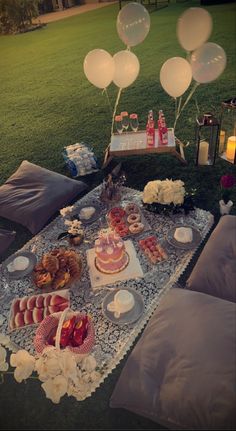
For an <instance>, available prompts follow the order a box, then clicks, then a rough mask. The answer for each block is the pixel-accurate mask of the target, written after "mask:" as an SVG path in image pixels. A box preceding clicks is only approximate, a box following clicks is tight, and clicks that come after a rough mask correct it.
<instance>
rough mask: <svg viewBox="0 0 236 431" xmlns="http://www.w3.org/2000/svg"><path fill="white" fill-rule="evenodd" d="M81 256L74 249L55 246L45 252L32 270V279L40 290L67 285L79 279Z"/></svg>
mask: <svg viewBox="0 0 236 431" xmlns="http://www.w3.org/2000/svg"><path fill="white" fill-rule="evenodd" d="M81 272H82V258H81V256H80V254H79V253H77V252H75V251H74V250H66V249H64V248H55V249H53V250H52V251H50V252H48V253H45V254H44V255H43V256H42V258H41V260H40V261H39V262H38V263H37V265H35V267H34V270H33V281H34V284H35V286H36V287H38V288H39V289H42V290H47V291H49V290H58V289H62V288H64V287H69V286H70V285H71V284H72V283H73V282H75V281H78V280H79V279H80V276H81Z"/></svg>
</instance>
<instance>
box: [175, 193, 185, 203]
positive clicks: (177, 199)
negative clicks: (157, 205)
mask: <svg viewBox="0 0 236 431" xmlns="http://www.w3.org/2000/svg"><path fill="white" fill-rule="evenodd" d="M173 202H174V205H181V204H182V203H183V202H184V195H183V194H182V193H176V194H175V195H174V199H173Z"/></svg>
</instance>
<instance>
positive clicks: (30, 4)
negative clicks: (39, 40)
mask: <svg viewBox="0 0 236 431" xmlns="http://www.w3.org/2000/svg"><path fill="white" fill-rule="evenodd" d="M38 3H39V1H38V0H0V33H3V34H9V33H17V32H21V31H25V30H26V29H27V28H29V27H30V26H31V25H32V19H33V18H36V17H37V16H38V15H39V10H38Z"/></svg>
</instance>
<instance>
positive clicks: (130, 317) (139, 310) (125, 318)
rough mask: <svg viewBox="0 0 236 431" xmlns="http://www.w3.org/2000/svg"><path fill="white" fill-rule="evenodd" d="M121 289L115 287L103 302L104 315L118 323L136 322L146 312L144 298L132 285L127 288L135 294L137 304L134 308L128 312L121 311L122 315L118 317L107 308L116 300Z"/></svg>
mask: <svg viewBox="0 0 236 431" xmlns="http://www.w3.org/2000/svg"><path fill="white" fill-rule="evenodd" d="M119 290H121V289H120V288H117V289H114V290H112V291H111V292H109V293H108V294H107V295H106V296H105V298H104V300H103V303H102V312H103V314H104V316H105V317H106V318H107V319H108V320H110V321H111V322H112V323H115V324H117V325H130V324H131V323H134V322H136V321H137V320H138V319H139V318H140V317H141V315H142V314H143V312H144V302H143V298H142V296H141V295H140V294H139V293H138V292H136V290H134V289H131V288H130V287H129V288H126V290H128V291H129V292H130V293H132V295H133V296H134V302H135V304H134V307H133V308H132V310H130V311H127V312H126V313H121V315H120V317H119V318H116V317H115V316H114V313H113V312H111V311H109V310H108V309H107V305H108V304H109V303H110V302H112V301H113V300H114V296H115V294H116V293H117V292H118V291H119Z"/></svg>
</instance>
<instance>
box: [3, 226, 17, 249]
mask: <svg viewBox="0 0 236 431" xmlns="http://www.w3.org/2000/svg"><path fill="white" fill-rule="evenodd" d="M15 236H16V232H14V231H10V230H6V229H0V254H2V253H3V252H4V251H5V250H7V248H8V247H9V245H11V243H12V242H13V241H14V239H15Z"/></svg>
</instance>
